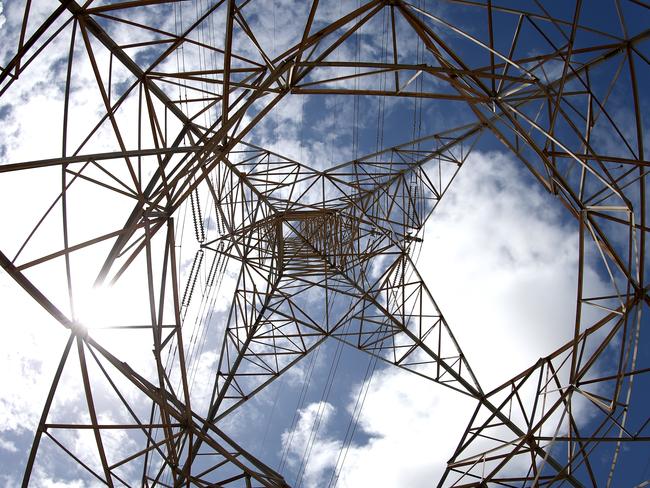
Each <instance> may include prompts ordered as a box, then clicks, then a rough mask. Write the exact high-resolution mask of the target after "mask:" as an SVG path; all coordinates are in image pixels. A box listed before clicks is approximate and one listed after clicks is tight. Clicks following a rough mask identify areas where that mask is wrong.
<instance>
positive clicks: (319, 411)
mask: <svg viewBox="0 0 650 488" xmlns="http://www.w3.org/2000/svg"><path fill="white" fill-rule="evenodd" d="M335 413H336V408H335V407H334V406H333V405H332V404H331V403H328V402H322V401H321V402H314V403H310V404H309V405H307V406H306V407H305V408H302V409H300V410H299V411H298V415H299V418H298V422H297V423H296V426H295V428H294V429H293V431H285V432H284V433H283V434H282V446H283V448H284V449H286V450H287V463H288V464H289V465H290V466H292V467H293V468H294V469H296V470H297V472H298V473H299V476H300V475H301V474H302V476H300V478H299V480H297V481H296V486H298V485H300V483H302V485H300V486H305V487H306V488H311V487H316V486H323V477H324V475H325V474H326V473H327V472H328V471H329V470H330V469H331V468H332V467H333V466H334V464H335V462H336V456H337V454H338V451H339V448H340V445H341V442H340V441H338V440H336V439H333V438H329V437H323V436H319V434H318V432H319V430H320V429H322V430H323V431H325V430H326V429H327V426H328V424H330V422H331V421H332V419H333V417H334V414H335Z"/></svg>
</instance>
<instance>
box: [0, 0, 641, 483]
mask: <svg viewBox="0 0 650 488" xmlns="http://www.w3.org/2000/svg"><path fill="white" fill-rule="evenodd" d="M329 3H330V2H325V1H321V2H319V1H314V2H312V3H310V4H309V5H306V6H305V5H302V4H301V5H296V6H294V10H295V12H294V15H295V18H294V19H293V20H292V23H293V24H294V27H295V31H294V32H282V33H277V32H276V33H274V34H275V35H271V34H270V29H269V25H270V24H269V20H268V19H270V18H271V17H273V19H275V15H276V11H275V9H276V6H275V2H259V1H258V2H255V1H243V0H242V1H239V0H223V1H214V2H210V1H205V2H204V1H201V0H196V1H194V0H192V1H187V2H182V1H179V2H176V1H171V0H136V1H104V2H100V1H93V0H88V1H86V2H82V3H79V2H77V1H71V0H61V1H60V2H45V1H43V2H37V1H35V0H33V1H26V2H24V5H23V6H21V8H20V9H19V10H20V15H16V12H18V10H16V6H15V5H12V6H6V7H5V8H6V12H5V16H6V17H7V21H6V23H5V25H4V26H3V30H4V32H3V30H0V35H1V36H2V39H3V58H2V63H3V64H2V67H1V71H0V96H1V97H2V98H0V102H2V101H5V100H8V101H9V102H7V103H11V104H12V105H14V110H15V111H16V113H18V114H19V116H23V115H22V114H21V112H20V110H21V103H24V101H23V102H21V101H20V100H15V97H16V94H17V93H20V90H21V86H25V85H26V86H33V89H32V92H31V93H32V96H38V95H39V90H44V89H45V88H44V84H45V85H47V83H48V80H40V81H39V82H37V80H35V78H34V76H35V75H34V73H40V74H42V73H43V71H38V66H39V63H45V66H46V67H47V66H50V64H51V63H53V61H52V60H55V59H56V60H58V61H57V63H56V71H50V73H51V75H52V80H51V83H53V84H55V85H56V86H57V87H58V95H59V97H58V99H57V100H54V101H53V103H56V104H57V105H56V106H57V108H56V110H57V114H58V116H57V121H56V123H55V125H54V126H48V127H43V131H51V132H53V133H56V134H57V136H56V137H57V138H59V137H60V140H57V142H56V143H54V144H52V146H51V147H50V146H48V147H47V148H45V150H46V151H47V157H46V158H40V159H35V160H17V161H14V160H12V161H5V160H3V161H2V162H1V165H0V173H1V174H0V179H4V180H5V181H13V180H11V179H10V178H14V177H17V178H23V177H27V178H28V180H25V181H30V182H34V183H33V184H34V187H35V188H38V193H39V194H40V196H41V198H40V199H39V198H37V197H36V196H35V194H34V192H31V191H30V190H28V189H25V191H23V189H21V190H20V191H19V192H18V191H17V192H16V196H15V198H13V200H14V201H15V207H14V208H5V209H2V211H1V212H2V214H4V215H6V214H7V213H12V214H16V215H18V217H19V218H20V219H21V221H22V222H26V223H27V224H28V225H27V227H25V230H24V232H23V229H21V230H20V231H19V230H18V229H13V228H7V227H6V226H5V228H4V229H3V233H6V234H8V235H10V236H11V238H10V239H7V238H5V239H3V241H2V243H3V244H2V245H3V246H4V247H3V248H2V249H0V261H1V262H2V267H3V269H4V270H5V271H6V272H7V273H8V274H9V275H10V276H11V277H12V278H13V279H14V280H15V281H16V282H17V283H18V284H19V285H20V286H22V288H24V289H25V290H26V291H27V292H28V293H29V294H30V295H31V296H32V297H33V298H34V300H35V301H36V302H38V304H39V305H40V306H41V307H43V308H44V309H45V310H46V311H47V312H49V314H51V315H52V316H53V317H54V318H55V319H56V320H57V321H58V322H59V323H60V324H61V325H62V326H63V327H65V328H67V329H69V338H68V340H67V343H66V344H65V347H64V350H63V351H62V354H61V359H60V363H59V367H58V369H57V370H56V371H54V372H51V373H53V376H54V379H53V382H52V386H51V389H50V391H49V395H48V396H47V399H46V402H45V405H44V407H43V413H42V416H41V418H40V422H39V424H38V428H37V429H36V431H35V433H34V441H33V445H32V448H31V451H30V453H29V458H28V460H27V462H26V469H25V474H24V478H23V485H24V486H27V485H29V484H30V479H32V475H33V473H34V472H35V470H37V469H38V467H39V463H45V460H44V459H45V456H46V454H43V452H44V450H46V452H51V451H52V450H55V451H57V452H58V453H59V454H64V455H65V456H67V457H69V459H70V460H71V461H72V462H73V463H74V464H76V465H77V466H78V467H79V468H80V470H81V472H83V473H84V474H85V475H88V477H89V479H90V480H91V481H93V482H99V483H100V484H106V485H108V486H134V485H141V486H200V487H203V486H205V487H207V486H226V487H252V486H256V487H257V486H264V487H271V486H277V487H281V486H288V483H287V482H286V481H285V479H284V478H283V475H282V474H280V473H278V472H276V471H275V470H273V469H271V468H270V467H269V466H268V465H267V464H266V463H265V462H264V460H263V459H261V458H259V457H258V454H256V453H254V452H248V451H247V450H246V449H244V448H243V447H242V446H241V445H240V444H239V443H238V442H237V439H232V438H230V437H229V436H228V435H227V434H226V433H225V432H224V431H223V430H222V428H221V427H220V426H223V422H224V421H225V420H226V418H227V416H228V415H229V414H231V413H232V412H234V411H235V410H236V409H238V408H239V407H241V406H242V405H243V404H244V403H245V402H247V401H248V400H250V399H251V398H253V397H254V396H255V395H256V394H258V393H259V392H261V391H262V390H264V389H265V388H266V387H267V386H268V385H270V384H271V383H273V382H274V381H275V380H277V379H278V378H281V377H282V375H283V374H284V373H285V372H287V371H289V370H290V369H291V368H292V367H294V366H295V365H297V364H298V363H299V362H300V361H301V360H302V359H303V358H305V357H307V356H308V355H309V354H310V352H312V351H314V350H316V349H317V348H318V347H319V346H320V345H321V344H322V343H324V342H325V341H328V340H331V341H335V340H336V341H342V342H344V343H346V344H348V345H350V346H352V347H353V348H356V349H358V350H360V351H363V352H365V353H367V354H370V355H372V356H374V357H376V358H377V359H378V360H380V361H383V362H385V363H390V364H392V365H394V366H396V367H400V368H403V369H405V370H407V371H410V372H412V373H414V374H416V375H419V376H420V377H422V381H423V385H424V386H425V387H426V386H429V387H431V388H436V387H441V386H442V387H447V388H451V389H453V390H455V391H456V392H457V394H458V395H465V396H469V397H471V398H472V399H473V400H474V401H475V403H476V409H475V412H474V414H473V416H472V417H471V419H469V423H468V426H467V428H466V430H465V432H464V434H463V436H462V438H461V439H459V441H458V447H457V449H456V451H455V452H454V453H453V454H452V457H451V459H450V460H449V461H448V463H447V469H446V472H445V473H444V475H443V477H442V479H441V480H431V482H432V484H433V483H439V485H438V486H457V487H470V486H476V487H479V486H521V487H524V486H525V487H529V486H546V485H554V486H555V485H562V486H611V483H612V478H613V476H614V474H615V473H616V472H617V470H621V469H625V467H624V466H620V464H621V463H620V462H619V461H620V459H621V458H622V457H623V456H622V454H621V453H622V451H625V450H626V449H630V448H631V449H646V450H647V448H648V442H649V441H650V416H649V414H648V407H647V400H648V398H647V393H645V394H643V393H641V394H639V393H638V392H639V391H643V390H644V389H646V390H645V391H646V392H647V387H648V385H649V382H648V378H647V376H648V371H649V367H650V365H649V364H648V363H649V362H650V361H649V358H648V355H647V350H648V338H647V331H646V330H643V329H644V327H645V326H644V325H643V316H644V314H645V313H647V311H644V308H646V307H647V306H648V305H649V304H650V297H649V295H648V286H649V285H648V284H647V283H646V281H645V275H646V274H647V267H646V264H645V262H646V249H647V244H646V235H645V234H646V231H647V217H646V205H647V203H646V184H645V183H646V181H645V176H646V168H647V167H648V166H650V162H649V161H648V159H647V156H646V152H645V149H644V143H647V141H648V136H647V120H645V122H644V118H646V119H647V113H648V105H649V103H650V100H649V99H648V90H647V87H648V86H650V69H649V66H648V65H649V64H650V60H649V53H648V45H649V44H648V42H649V39H650V30H648V25H650V22H649V21H650V12H649V11H648V8H649V7H648V5H647V4H645V3H644V2H642V1H637V0H620V1H619V0H612V1H608V2H606V1H602V2H580V1H577V2H558V3H551V2H538V1H531V2H506V1H503V2H499V1H497V0H494V1H490V0H487V1H483V0H479V1H475V2H474V1H462V0H458V1H453V0H450V1H448V2H423V1H418V2H412V3H409V2H404V1H401V0H393V1H379V0H373V1H369V2H364V1H361V2H358V3H357V2H353V5H347V4H339V2H332V3H333V4H332V5H330V4H329ZM12 15H13V17H12ZM16 19H18V20H16ZM274 22H275V20H274ZM281 34H282V36H281ZM280 37H282V42H283V43H284V44H282V43H281V41H280ZM377 46H380V49H377ZM48 63H49V64H48ZM308 97H321V98H319V99H328V100H339V101H341V100H342V102H341V103H344V104H348V103H349V104H354V105H355V107H356V108H355V111H356V113H357V114H358V112H359V110H362V109H360V108H359V107H363V104H364V103H373V104H375V105H376V104H377V103H379V104H386V103H396V104H397V105H396V106H397V107H398V108H399V109H400V110H401V107H403V106H404V105H400V103H403V102H404V101H408V102H409V103H410V104H411V106H414V107H415V109H414V110H415V111H416V112H417V110H419V111H420V112H419V113H420V120H421V114H422V107H423V106H425V107H427V106H431V107H435V109H436V111H437V113H438V117H439V118H440V119H441V120H444V121H445V122H444V123H438V126H439V127H443V129H441V130H437V131H434V132H433V133H429V134H427V133H422V132H421V131H420V130H415V124H414V131H413V137H412V138H411V140H404V142H402V143H399V144H396V145H393V144H390V145H383V142H382V141H381V140H379V138H378V141H377V147H376V150H375V151H368V152H369V154H367V155H365V156H361V155H359V154H357V152H358V148H359V143H358V134H357V135H352V136H351V138H350V140H351V144H353V145H354V148H353V150H352V152H351V154H352V157H351V158H350V160H349V161H348V162H345V163H340V164H338V163H336V164H330V162H329V161H321V162H317V164H313V162H310V164H305V163H304V162H303V161H296V160H294V159H292V158H289V157H285V156H283V155H281V154H278V151H274V150H271V149H268V148H265V147H261V144H260V141H261V140H262V138H261V137H259V134H258V133H257V132H256V130H258V129H259V127H260V126H261V124H263V123H265V121H268V120H270V119H272V117H273V114H274V113H275V111H276V110H278V108H280V107H282V105H283V104H288V103H291V100H295V99H305V98H308ZM84 104H90V106H92V107H95V109H96V113H97V114H100V115H99V116H98V117H95V116H94V115H95V114H87V113H84V112H83V107H85V105H84ZM380 106H381V107H385V105H380ZM382 110H383V109H382ZM334 112H335V110H334ZM0 113H2V112H1V111H0ZM427 113H429V112H427ZM39 116H40V114H34V113H29V114H28V113H25V114H24V117H26V118H37V117H39ZM333 116H335V117H336V116H337V114H336V113H334V114H333ZM80 121H81V122H80ZM355 121H356V119H355ZM379 123H380V122H378V124H379ZM644 124H645V128H644ZM277 130H278V131H281V128H277ZM355 134H356V133H355ZM485 141H492V142H493V143H495V144H496V143H498V144H500V146H501V147H502V148H505V149H506V150H508V151H509V152H510V153H511V154H512V155H513V156H514V157H515V158H516V160H517V161H518V162H520V163H521V165H523V167H525V168H526V169H527V170H528V171H529V173H530V174H531V175H532V178H534V179H535V180H536V181H537V182H538V183H539V185H541V187H542V188H543V189H544V190H545V191H546V192H548V193H549V194H550V195H552V196H553V197H554V198H556V199H558V200H559V201H560V202H561V203H562V205H563V206H564V207H565V208H566V215H567V216H568V218H571V219H574V220H575V222H576V223H577V224H576V225H577V227H578V228H579V248H578V249H577V251H576V253H577V255H578V283H577V291H576V296H577V300H576V314H575V321H574V322H572V323H567V324H565V327H566V328H567V330H569V331H571V335H572V339H571V340H570V341H569V342H567V343H566V344H564V345H563V346H562V347H560V348H559V349H557V350H555V351H549V352H548V355H547V356H545V357H544V358H542V359H537V358H531V361H530V367H529V368H528V369H526V370H525V371H522V372H520V373H519V374H517V375H516V376H514V377H513V378H512V379H511V380H509V381H507V382H506V383H504V384H503V385H502V386H500V387H498V388H496V389H494V390H493V391H485V390H484V389H483V388H482V387H481V385H480V384H479V382H478V380H477V377H476V376H475V375H474V373H473V371H472V367H471V365H472V361H471V359H472V358H471V357H466V356H465V355H464V354H463V352H462V344H459V343H458V341H457V340H456V339H455V337H454V334H453V330H454V324H453V323H448V322H447V320H446V319H445V317H444V315H443V312H442V311H441V310H440V308H439V307H438V305H437V303H436V300H435V297H433V296H432V294H431V293H430V291H429V288H428V287H427V284H426V283H425V282H424V280H423V278H422V276H421V274H420V272H419V271H418V267H417V261H416V255H417V250H418V249H420V248H421V247H422V246H424V248H426V242H423V237H424V225H425V223H426V222H427V221H429V220H435V210H436V207H437V205H438V203H439V202H440V201H441V200H442V199H443V198H444V196H445V194H446V192H447V190H448V189H449V188H450V186H451V185H453V181H454V178H455V176H456V175H457V173H458V172H459V171H461V168H462V167H463V166H464V165H465V163H466V161H467V160H468V158H469V157H471V154H472V151H474V150H476V148H477V147H479V145H480V144H487V143H486V142H485ZM22 143H23V144H25V145H30V144H38V142H37V141H31V140H30V141H23V142H22ZM364 152H365V151H364ZM3 159H4V158H3ZM467 170H468V171H470V170H471V169H470V168H467ZM25 175H26V176H25ZM0 181H1V180H0ZM20 181H22V180H20ZM35 198H37V200H38V201H37V202H36V203H35ZM188 236H189V237H188ZM188 242H189V243H188ZM181 243H182V253H184V254H183V256H184V258H181V257H180V256H179V254H180V253H181ZM188 249H190V250H191V251H188ZM188 252H190V253H191V259H190V260H189V261H188V264H187V266H181V261H182V260H183V259H187V255H188ZM587 266H590V267H591V268H593V269H595V270H596V271H597V273H598V275H599V276H601V277H602V278H603V280H604V282H606V284H607V288H608V289H607V290H605V291H604V292H603V290H599V293H598V295H597V296H596V295H594V294H593V293H592V290H593V288H592V287H591V286H590V283H589V275H588V274H587V273H586V272H585V269H586V268H587ZM229 276H233V277H234V278H233V280H234V287H233V293H232V297H231V301H230V302H229V305H228V307H227V312H226V313H225V315H224V317H226V318H225V320H224V323H223V324H222V326H221V327H220V328H217V331H218V332H219V336H218V337H216V335H215V331H214V330H211V331H210V332H209V333H208V332H207V327H208V326H207V323H208V322H209V320H210V318H209V317H210V313H211V310H212V309H213V308H214V307H215V306H217V301H218V300H220V298H219V296H220V295H219V291H218V290H219V287H220V285H221V283H222V282H223V281H224V277H225V279H226V281H227V280H228V279H229ZM93 297H99V298H98V300H99V302H97V301H93V300H97V298H93ZM88 304H90V305H88ZM100 304H101V305H100ZM314 304H317V305H314ZM88 306H90V308H94V307H97V308H99V307H100V306H104V307H109V308H113V309H116V310H120V311H121V312H122V314H121V315H120V318H119V319H115V320H114V321H112V322H111V323H108V324H93V323H92V321H93V320H99V319H97V318H96V317H95V318H91V319H90V320H87V319H86V318H85V317H84V314H83V313H82V310H83V309H84V308H87V307H88ZM100 325H101V326H100ZM645 325H647V323H645ZM524 326H525V325H522V327H524ZM645 329H647V327H645ZM127 344H128V345H130V346H129V347H126V345H127ZM201 344H202V346H201ZM44 347H45V345H44ZM200 347H208V348H213V349H214V352H215V354H217V356H218V362H217V363H216V365H215V368H214V369H213V370H212V371H210V372H209V375H208V377H199V378H197V377H196V374H197V357H198V356H199V355H200ZM64 372H71V373H70V374H71V375H72V376H71V377H73V378H76V380H75V381H76V383H75V384H76V386H77V388H78V389H79V390H80V391H82V392H83V398H84V404H83V408H81V409H76V410H74V411H65V410H64V409H57V405H60V404H59V403H57V401H56V400H55V399H56V398H57V394H59V393H60V391H61V389H62V388H63V386H62V381H61V378H62V375H63V374H64ZM427 381H428V382H429V383H437V384H438V385H429V383H427ZM206 385H207V390H208V394H207V397H206V398H204V397H203V396H201V395H198V393H197V390H198V389H201V388H202V389H204V390H205V389H206ZM633 386H635V389H634V390H633ZM639 389H640V390H639ZM578 412H579V413H578ZM585 419H588V421H586V420H585ZM82 431H83V432H86V433H90V434H92V449H91V451H92V452H91V453H89V452H81V451H80V450H79V449H78V446H74V445H70V444H69V443H68V442H66V439H70V438H72V437H70V435H71V433H76V432H82ZM116 432H119V433H120V436H121V437H120V436H117V437H116V434H115V433H116ZM115 439H121V442H122V443H123V444H125V445H128V446H129V449H130V450H128V453H127V454H124V450H123V449H116V446H115V442H116V441H115ZM47 450H50V451H47ZM604 457H606V458H607V460H608V462H607V469H605V470H603V469H601V468H600V467H597V466H596V464H598V466H601V464H602V459H603V458H604ZM596 460H597V461H596ZM134 467H135V470H136V471H137V472H138V473H139V474H138V477H137V479H135V480H134V479H132V478H131V477H130V475H129V474H128V473H132V472H133V469H134Z"/></svg>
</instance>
